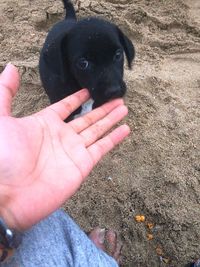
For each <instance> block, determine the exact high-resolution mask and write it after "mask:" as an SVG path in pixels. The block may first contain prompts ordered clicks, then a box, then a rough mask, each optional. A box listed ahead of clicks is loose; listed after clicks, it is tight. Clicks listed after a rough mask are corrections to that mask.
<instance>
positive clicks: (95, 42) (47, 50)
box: [39, 0, 135, 115]
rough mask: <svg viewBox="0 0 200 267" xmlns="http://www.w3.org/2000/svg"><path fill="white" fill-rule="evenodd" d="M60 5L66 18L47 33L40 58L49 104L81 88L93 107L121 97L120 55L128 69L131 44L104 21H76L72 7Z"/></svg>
mask: <svg viewBox="0 0 200 267" xmlns="http://www.w3.org/2000/svg"><path fill="white" fill-rule="evenodd" d="M63 3H64V7H65V9H66V11H67V12H66V17H65V19H64V20H63V21H60V22H58V23H57V24H56V25H54V27H53V28H52V29H51V30H50V32H49V34H48V36H47V38H46V41H45V43H44V47H43V49H42V51H41V55H40V63H39V70H40V77H41V80H42V84H43V87H44V89H45V91H46V93H47V95H48V96H49V99H50V102H51V103H54V102H57V101H58V100H61V99H63V98H64V97H66V96H68V95H71V94H72V93H74V92H76V91H78V90H80V89H81V88H87V89H88V90H89V92H90V95H91V97H92V99H93V100H94V104H93V108H95V107H98V106H100V105H101V104H103V103H105V102H107V101H109V100H111V99H113V98H117V97H123V96H124V94H125V92H126V85H125V82H124V81H123V65H124V53H125V55H126V58H127V62H128V66H129V68H131V63H132V61H133V59H134V55H135V50H134V46H133V44H132V42H131V41H130V40H129V39H128V38H127V37H126V36H125V35H124V34H123V33H122V31H121V30H120V29H119V28H118V27H117V26H116V25H114V24H112V23H110V22H108V21H105V20H102V19H98V18H93V17H92V18H86V19H83V20H80V21H77V19H76V14H75V10H74V7H73V4H72V3H71V2H70V1H68V0H63ZM79 112H80V109H79V110H77V111H75V112H74V113H73V115H75V114H77V113H79Z"/></svg>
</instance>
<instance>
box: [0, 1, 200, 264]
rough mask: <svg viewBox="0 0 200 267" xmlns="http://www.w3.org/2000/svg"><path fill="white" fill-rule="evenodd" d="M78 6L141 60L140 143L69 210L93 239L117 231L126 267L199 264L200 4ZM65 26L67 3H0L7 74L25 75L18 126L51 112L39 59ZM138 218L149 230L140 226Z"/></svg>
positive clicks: (132, 80)
mask: <svg viewBox="0 0 200 267" xmlns="http://www.w3.org/2000/svg"><path fill="white" fill-rule="evenodd" d="M75 4H76V9H77V14H78V16H79V17H85V16H88V15H95V16H100V17H104V18H106V19H109V20H111V21H113V22H115V23H116V24H117V25H119V26H120V27H121V29H123V31H124V32H125V33H126V34H127V35H128V36H129V37H130V38H131V39H132V41H133V42H134V44H135V47H136V51H137V55H136V60H135V64H134V67H133V70H131V71H130V70H128V69H127V67H126V71H125V77H126V81H127V84H128V88H129V89H128V93H127V96H126V99H125V100H126V103H127V105H128V107H129V116H128V118H127V119H126V120H125V121H126V122H127V123H128V124H129V125H130V127H131V130H132V133H131V135H130V137H129V138H128V139H127V140H126V141H125V142H124V143H123V144H122V145H120V146H119V147H118V148H116V149H115V150H114V151H113V152H112V153H110V154H109V155H108V156H107V157H105V158H104V160H102V161H101V163H100V164H99V165H98V166H97V167H96V168H95V169H94V171H93V172H92V174H91V175H90V177H88V180H87V182H86V183H85V185H84V186H83V187H82V188H81V189H80V190H79V192H78V193H77V194H76V196H74V197H73V199H71V200H70V201H69V202H67V203H66V205H65V209H66V211H67V212H69V214H70V215H71V216H72V217H73V218H74V219H75V220H76V221H77V222H78V223H79V224H80V225H81V227H82V228H83V229H84V230H85V231H89V230H90V229H91V228H93V227H94V226H96V225H100V226H102V227H106V228H109V227H112V228H115V229H116V230H118V231H119V233H120V236H121V238H122V240H123V241H124V247H123V251H122V254H123V257H122V266H130V267H137V266H139V267H157V266H161V267H162V266H171V267H182V266H185V265H186V264H187V263H188V262H190V261H192V260H193V259H195V258H198V257H199V256H200V173H199V172H200V109H199V104H200V103H199V102H200V16H199V14H200V1H199V0H176V1H174V0H116V1H114V0H109V1H108V0H107V1H104V0H102V1H100V0H94V1H86V0H80V1H76V3H75ZM63 16H64V13H63V8H62V4H61V2H60V1H53V0H43V1H42V2H41V1H39V0H35V1H29V0H12V1H11V0H1V2H0V66H1V67H3V66H4V65H5V64H6V63H7V62H9V61H11V62H13V63H14V64H16V66H18V67H19V69H20V73H21V75H22V82H21V89H20V91H19V93H18V95H17V97H16V98H15V101H14V105H13V114H14V116H17V117H21V116H24V115H28V114H31V113H33V112H35V111H37V110H40V109H41V108H43V107H45V106H46V105H48V104H49V102H48V99H47V97H46V95H45V94H44V91H43V89H42V86H41V83H40V80H39V76H38V58H39V52H40V49H41V47H42V44H43V42H44V38H45V36H46V34H47V31H48V29H49V28H50V27H51V26H52V25H53V24H54V23H55V22H56V21H58V20H60V19H61V18H63ZM138 214H142V215H144V216H145V218H146V221H145V222H143V223H139V222H136V221H135V219H134V218H135V216H136V215H138ZM148 223H152V224H153V225H152V227H151V225H148ZM150 228H151V229H150ZM148 234H152V236H149V235H148ZM149 239H150V240H149Z"/></svg>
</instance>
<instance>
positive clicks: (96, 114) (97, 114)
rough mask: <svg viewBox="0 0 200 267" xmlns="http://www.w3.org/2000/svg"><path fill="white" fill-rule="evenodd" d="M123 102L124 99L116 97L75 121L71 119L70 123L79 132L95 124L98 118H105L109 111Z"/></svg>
mask: <svg viewBox="0 0 200 267" xmlns="http://www.w3.org/2000/svg"><path fill="white" fill-rule="evenodd" d="M122 104H123V100H122V99H115V100H113V101H111V102H108V103H106V104H104V105H102V106H101V107H99V108H96V109H94V110H92V111H91V112H89V113H87V114H86V115H84V116H82V117H79V118H77V119H75V120H73V121H70V122H69V124H70V126H72V128H73V129H74V130H75V131H76V132H77V133H80V132H81V131H83V130H85V129H86V128H88V127H89V126H90V125H92V124H94V123H95V122H97V121H98V120H100V119H102V118H104V117H105V116H106V115H107V114H108V113H110V112H111V111H112V110H113V109H114V108H116V107H117V106H119V105H122Z"/></svg>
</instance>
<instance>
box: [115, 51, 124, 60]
mask: <svg viewBox="0 0 200 267" xmlns="http://www.w3.org/2000/svg"><path fill="white" fill-rule="evenodd" d="M122 57H123V52H122V50H120V49H119V50H117V51H116V53H115V55H114V58H113V59H114V61H120V60H122Z"/></svg>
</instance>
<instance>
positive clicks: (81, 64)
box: [76, 58, 89, 70]
mask: <svg viewBox="0 0 200 267" xmlns="http://www.w3.org/2000/svg"><path fill="white" fill-rule="evenodd" d="M76 66H77V67H78V68H79V69H80V70H86V69H87V68H88V67H89V61H87V60H86V59H85V58H80V59H79V60H78V61H77V63H76Z"/></svg>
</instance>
